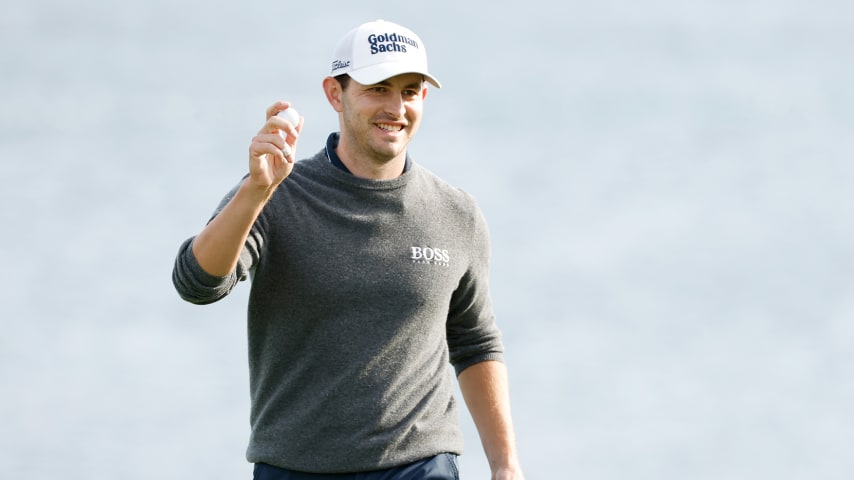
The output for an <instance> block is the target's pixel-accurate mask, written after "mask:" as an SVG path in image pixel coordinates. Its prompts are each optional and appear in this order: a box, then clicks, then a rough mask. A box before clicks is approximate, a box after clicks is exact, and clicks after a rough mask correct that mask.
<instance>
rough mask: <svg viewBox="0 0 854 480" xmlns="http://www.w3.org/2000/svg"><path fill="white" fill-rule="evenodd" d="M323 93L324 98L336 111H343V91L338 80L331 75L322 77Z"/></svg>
mask: <svg viewBox="0 0 854 480" xmlns="http://www.w3.org/2000/svg"><path fill="white" fill-rule="evenodd" d="M323 93H325V94H326V100H327V101H329V104H330V105H332V108H334V109H335V111H336V112H338V113H341V112H342V111H343V107H342V101H341V95H343V93H344V91H343V90H342V89H341V84H340V83H338V80H335V79H334V78H332V77H326V78H324V79H323Z"/></svg>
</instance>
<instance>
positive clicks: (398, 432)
mask: <svg viewBox="0 0 854 480" xmlns="http://www.w3.org/2000/svg"><path fill="white" fill-rule="evenodd" d="M425 82H427V83H430V84H432V85H433V86H435V87H436V88H439V87H440V84H439V82H438V81H437V80H436V79H435V78H434V77H433V76H432V75H431V74H430V73H428V70H427V56H426V53H425V51H424V44H423V43H422V41H421V39H420V38H419V37H418V36H417V35H415V33H413V32H412V31H410V30H409V29H407V28H404V27H402V26H400V25H396V24H394V23H391V22H383V21H376V22H370V23H366V24H363V25H361V26H359V27H357V28H356V29H354V30H352V31H351V32H349V33H348V34H347V35H346V36H345V37H344V38H343V39H342V40H341V41H340V42H339V43H338V45H337V47H336V49H335V54H334V60H333V62H332V72H331V76H329V77H327V78H325V79H324V80H323V90H324V92H325V94H326V97H327V99H328V101H329V103H330V104H331V105H332V107H333V108H334V109H335V111H336V112H338V117H339V123H340V130H341V131H340V133H333V134H332V135H330V137H329V139H328V140H327V145H326V148H324V149H323V150H321V151H320V152H319V153H317V154H316V155H314V156H313V157H311V158H308V159H305V160H302V161H300V162H298V163H295V162H294V156H293V152H295V148H296V145H297V141H298V139H299V134H300V131H301V130H302V126H303V119H302V118H300V121H299V122H298V124H297V125H292V124H290V123H288V122H286V121H285V120H284V119H283V118H280V117H278V116H277V113H279V112H281V111H283V110H286V109H288V108H290V104H289V103H285V102H279V103H276V104H274V105H272V106H271V107H269V109H268V110H267V122H266V123H265V125H264V126H263V128H261V130H260V131H259V132H258V135H257V136H255V138H253V139H252V143H251V145H250V147H249V174H248V175H247V176H246V177H245V178H244V180H243V181H242V182H241V183H240V184H239V185H238V186H237V187H235V188H234V189H233V190H232V191H231V192H230V193H229V194H228V195H227V196H226V197H225V199H224V200H223V201H222V203H221V204H220V206H219V208H218V209H217V212H216V213H215V215H214V217H213V218H212V219H211V220H210V222H209V223H208V224H207V226H206V227H205V228H204V229H203V230H202V231H201V232H200V233H199V234H198V235H197V236H195V237H194V238H190V239H188V240H187V241H186V242H184V244H183V245H182V246H181V248H180V250H179V253H178V257H177V259H176V262H175V268H174V271H173V282H174V284H175V286H176V288H177V290H178V292H179V293H180V295H181V296H182V298H184V299H185V300H187V301H190V302H193V303H198V304H206V303H211V302H214V301H217V300H219V299H220V298H222V297H224V296H225V295H227V294H228V293H229V292H230V291H231V289H232V288H233V287H234V286H235V284H236V283H237V282H238V281H240V280H244V279H246V278H247V277H248V276H250V275H251V277H252V287H251V293H250V298H249V310H248V317H249V318H248V336H249V366H250V389H251V398H252V412H251V427H252V434H251V439H250V443H249V448H248V451H247V458H248V460H249V461H251V462H253V463H255V478H256V479H302V478H306V479H308V478H311V479H319V478H326V477H327V476H329V475H332V474H335V476H334V477H329V478H339V479H340V478H356V476H355V474H356V473H359V474H360V476H359V477H358V478H369V479H380V478H382V479H390V478H394V479H446V478H447V479H452V478H458V473H457V464H456V456H457V455H459V454H460V453H461V452H462V435H461V432H460V429H459V427H458V425H457V413H456V403H455V400H454V397H453V385H452V379H451V375H450V372H449V371H448V363H449V362H450V363H451V364H452V365H453V366H454V368H455V370H456V373H457V376H458V381H459V384H460V389H461V391H462V393H463V397H464V399H465V402H466V404H467V406H468V409H469V411H470V413H471V414H472V417H473V419H474V422H475V424H476V426H477V428H478V431H479V433H480V437H481V440H482V443H483V447H484V450H485V452H486V454H487V457H488V460H489V464H490V467H491V469H492V472H493V478H495V479H502V480H510V479H521V478H522V472H521V469H520V466H519V462H518V456H517V453H516V447H515V440H514V434H513V427H512V422H511V418H510V407H509V394H508V389H507V373H506V369H505V367H504V364H503V363H502V362H503V360H502V354H503V346H502V343H501V338H500V332H499V331H498V329H497V327H496V325H495V322H494V318H493V313H492V307H491V302H490V298H489V292H488V281H487V276H488V254H489V238H488V231H487V227H486V224H485V221H484V219H483V217H482V215H481V212H480V210H479V209H478V207H477V206H476V204H475V202H474V200H473V199H472V198H471V197H470V196H469V195H467V194H465V193H463V192H462V191H460V190H458V189H455V188H452V187H450V186H448V185H447V184H446V183H444V182H443V181H441V180H440V179H438V178H437V177H436V176H434V175H433V174H431V173H430V172H428V171H427V170H426V169H424V168H423V167H421V166H420V165H418V164H416V163H414V162H413V161H412V160H411V158H410V157H409V156H408V154H407V150H406V148H407V145H408V144H409V141H410V140H411V139H412V137H413V135H415V132H416V131H417V130H418V127H419V125H420V123H421V115H422V110H423V104H424V99H425V98H426V96H427V86H426V84H425ZM339 474H351V475H352V476H351V477H348V476H347V475H344V476H343V477H342V476H340V475H339Z"/></svg>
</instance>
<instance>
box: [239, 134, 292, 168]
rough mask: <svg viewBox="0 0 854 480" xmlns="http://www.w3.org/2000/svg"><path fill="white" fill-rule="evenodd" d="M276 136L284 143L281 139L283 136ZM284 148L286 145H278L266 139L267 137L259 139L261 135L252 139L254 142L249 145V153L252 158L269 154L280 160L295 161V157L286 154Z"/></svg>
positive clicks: (259, 157)
mask: <svg viewBox="0 0 854 480" xmlns="http://www.w3.org/2000/svg"><path fill="white" fill-rule="evenodd" d="M276 137H278V138H279V141H280V142H281V143H284V142H282V141H281V138H282V137H279V136H278V135H276ZM283 148H284V147H280V146H277V145H276V144H275V143H272V142H269V141H266V140H265V139H259V137H257V136H256V137H255V138H253V139H252V144H250V145H249V155H250V157H251V158H255V159H261V158H262V157H263V156H265V155H269V156H270V157H272V158H274V159H276V160H278V161H280V162H287V163H293V158H292V157H291V158H288V157H287V156H285V152H284V151H283ZM288 148H289V147H288ZM289 151H290V148H289Z"/></svg>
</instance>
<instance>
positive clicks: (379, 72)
mask: <svg viewBox="0 0 854 480" xmlns="http://www.w3.org/2000/svg"><path fill="white" fill-rule="evenodd" d="M345 73H346V74H348V75H350V76H351V77H352V78H353V79H354V80H356V81H357V82H359V83H361V84H363V85H373V84H375V83H379V82H382V81H383V80H385V79H388V78H391V77H394V76H396V75H400V74H403V73H420V74H421V75H424V78H425V79H426V80H427V81H428V82H430V83H431V84H433V85H434V86H435V87H436V88H441V87H442V85H441V84H440V83H439V81H438V80H436V79H435V78H434V77H433V76H432V75H430V74H429V73H428V72H427V51H426V50H425V49H424V42H422V41H421V39H420V38H418V35H416V34H415V33H414V32H413V31H412V30H410V29H408V28H406V27H403V26H400V25H398V24H396V23H392V22H386V21H383V20H377V21H375V22H368V23H363V24H362V25H359V26H358V27H356V28H354V29H353V30H350V32H348V33H347V35H344V38H342V39H341V40H340V41H339V42H338V45H336V46H335V53H334V54H333V59H332V76H333V77H334V76H338V75H342V74H345Z"/></svg>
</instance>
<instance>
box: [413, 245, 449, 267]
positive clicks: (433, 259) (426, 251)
mask: <svg viewBox="0 0 854 480" xmlns="http://www.w3.org/2000/svg"><path fill="white" fill-rule="evenodd" d="M409 258H410V259H412V263H424V264H428V265H440V266H443V267H447V266H448V265H449V264H450V263H451V256H450V254H448V251H447V250H445V249H442V248H433V247H412V249H411V255H410V257H409Z"/></svg>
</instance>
